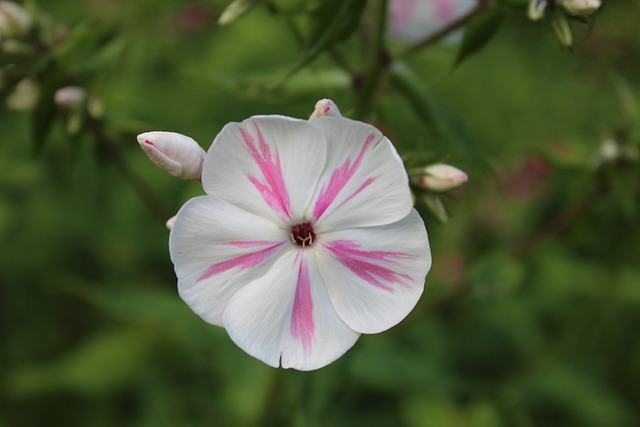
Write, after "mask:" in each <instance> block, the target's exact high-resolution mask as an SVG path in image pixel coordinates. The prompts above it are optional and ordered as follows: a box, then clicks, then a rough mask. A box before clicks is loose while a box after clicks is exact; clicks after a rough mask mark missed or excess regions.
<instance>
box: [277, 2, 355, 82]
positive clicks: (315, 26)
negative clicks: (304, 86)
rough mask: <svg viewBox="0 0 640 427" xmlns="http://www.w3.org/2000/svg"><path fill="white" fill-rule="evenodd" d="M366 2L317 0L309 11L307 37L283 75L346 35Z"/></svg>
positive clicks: (310, 59) (352, 29) (345, 37)
mask: <svg viewBox="0 0 640 427" xmlns="http://www.w3.org/2000/svg"><path fill="white" fill-rule="evenodd" d="M366 4H367V2H366V1H362V0H326V1H323V0H318V1H316V2H314V4H313V6H312V7H311V11H310V13H309V19H310V22H309V27H310V31H309V39H308V40H309V41H308V43H307V47H306V49H305V51H304V53H303V55H302V58H301V59H300V61H298V63H297V64H295V66H294V67H293V68H292V69H291V70H290V71H289V73H288V74H287V76H286V78H285V79H288V78H289V77H290V76H292V75H293V74H294V73H296V72H297V71H299V70H300V69H301V68H303V67H304V66H305V65H307V64H309V63H311V62H312V61H313V60H314V59H316V57H317V56H318V55H319V54H321V53H322V52H324V51H325V50H327V49H328V48H330V47H331V46H333V45H335V44H336V43H339V42H341V41H343V40H345V39H347V38H348V37H349V36H350V35H351V34H353V32H354V31H355V30H356V29H357V28H358V24H359V22H360V17H361V16H362V12H363V11H364V8H365V6H366Z"/></svg>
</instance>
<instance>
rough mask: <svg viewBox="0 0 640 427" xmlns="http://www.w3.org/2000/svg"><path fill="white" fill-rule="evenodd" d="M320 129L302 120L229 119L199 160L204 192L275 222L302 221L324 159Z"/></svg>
mask: <svg viewBox="0 0 640 427" xmlns="http://www.w3.org/2000/svg"><path fill="white" fill-rule="evenodd" d="M326 151H327V147H326V140H325V137H324V135H323V134H322V131H320V130H319V129H318V128H317V127H315V126H313V125H311V124H309V122H307V121H306V120H298V119H292V118H289V117H283V116H255V117H251V118H249V119H247V120H245V121H243V122H242V123H229V124H228V125H226V126H225V127H224V128H223V129H222V131H221V132H220V133H219V134H218V136H217V137H216V139H215V140H214V141H213V144H212V146H211V148H210V149H209V152H208V154H207V158H206V159H205V162H204V167H203V174H202V183H203V186H204V189H205V191H206V192H207V193H208V194H210V195H213V196H216V197H219V198H221V199H224V200H227V201H229V202H230V203H233V204H235V205H237V206H239V207H241V208H242V209H244V210H246V211H249V212H252V213H254V214H256V215H260V216H263V217H268V218H271V219H272V220H274V221H277V222H279V223H280V224H282V222H283V221H284V222H287V223H290V222H292V221H293V222H295V221H298V220H302V219H303V214H304V211H305V210H306V207H307V206H308V205H309V204H310V202H311V198H312V196H313V192H314V190H315V187H316V183H317V181H318V177H319V176H320V173H321V171H322V169H323V167H324V163H325V158H326Z"/></svg>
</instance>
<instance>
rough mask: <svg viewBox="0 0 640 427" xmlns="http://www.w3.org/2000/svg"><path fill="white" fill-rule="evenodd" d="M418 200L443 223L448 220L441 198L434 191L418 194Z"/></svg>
mask: <svg viewBox="0 0 640 427" xmlns="http://www.w3.org/2000/svg"><path fill="white" fill-rule="evenodd" d="M419 200H420V201H421V202H422V203H423V204H424V205H425V206H426V207H427V209H429V212H431V214H432V215H433V216H434V217H435V218H436V219H437V220H438V221H440V222H442V223H445V222H447V221H448V220H449V215H447V210H446V209H445V208H444V205H443V204H442V199H440V196H438V195H437V194H435V193H431V192H429V193H424V194H421V195H420V198H419Z"/></svg>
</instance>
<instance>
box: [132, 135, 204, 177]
mask: <svg viewBox="0 0 640 427" xmlns="http://www.w3.org/2000/svg"><path fill="white" fill-rule="evenodd" d="M137 139H138V143H139V144H140V147H141V148H142V149H143V150H144V152H145V153H147V156H149V159H151V161H152V162H153V163H155V164H156V165H157V166H158V167H160V168H162V169H164V170H166V171H167V172H169V174H171V175H173V176H177V177H178V178H182V179H197V180H199V179H200V178H201V176H202V162H203V161H204V157H205V155H206V152H205V151H204V150H203V149H202V147H200V145H198V143H197V142H196V141H194V140H193V139H191V138H189V137H188V136H184V135H181V134H179V133H175V132H146V133H142V134H140V135H138V138H137Z"/></svg>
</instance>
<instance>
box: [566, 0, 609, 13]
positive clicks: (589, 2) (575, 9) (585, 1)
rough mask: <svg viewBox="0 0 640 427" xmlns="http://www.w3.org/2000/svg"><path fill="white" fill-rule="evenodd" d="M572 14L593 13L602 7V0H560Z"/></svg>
mask: <svg viewBox="0 0 640 427" xmlns="http://www.w3.org/2000/svg"><path fill="white" fill-rule="evenodd" d="M558 3H559V4H560V5H561V6H562V7H563V8H564V9H565V10H566V11H567V12H569V13H570V14H572V15H576V16H579V15H591V14H593V13H595V11H596V10H598V9H599V8H600V5H601V2H600V0H560V1H559V2H558Z"/></svg>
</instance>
